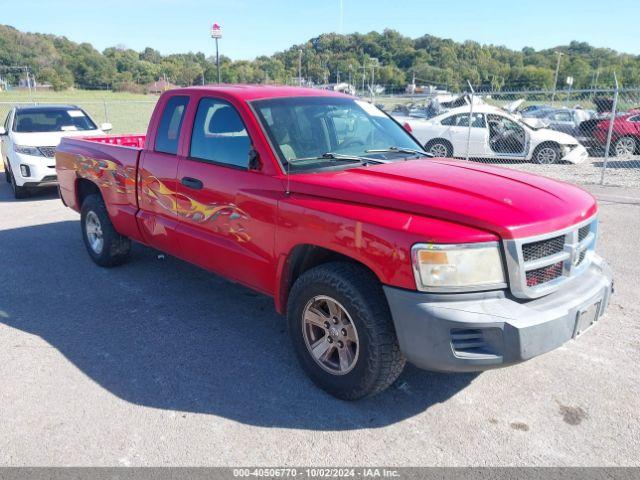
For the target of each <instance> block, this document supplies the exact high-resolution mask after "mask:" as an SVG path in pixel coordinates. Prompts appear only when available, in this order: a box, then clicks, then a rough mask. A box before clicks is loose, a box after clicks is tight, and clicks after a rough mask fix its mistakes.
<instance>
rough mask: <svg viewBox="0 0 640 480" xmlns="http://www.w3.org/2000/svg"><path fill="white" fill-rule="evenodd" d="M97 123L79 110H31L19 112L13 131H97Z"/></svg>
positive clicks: (49, 108)
mask: <svg viewBox="0 0 640 480" xmlns="http://www.w3.org/2000/svg"><path fill="white" fill-rule="evenodd" d="M96 129H97V127H96V125H95V123H93V121H92V120H91V119H90V118H89V117H88V115H87V114H86V113H85V112H84V111H82V110H80V109H79V108H51V107H46V108H45V107H43V108H30V109H28V110H22V111H17V112H16V116H15V119H14V121H13V131H14V132H18V133H36V132H39V133H42V132H73V131H82V130H96Z"/></svg>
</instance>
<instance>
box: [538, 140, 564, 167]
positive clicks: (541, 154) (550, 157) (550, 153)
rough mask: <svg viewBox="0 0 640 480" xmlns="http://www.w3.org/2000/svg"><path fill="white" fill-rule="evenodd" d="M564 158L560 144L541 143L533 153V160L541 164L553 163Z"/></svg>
mask: <svg viewBox="0 0 640 480" xmlns="http://www.w3.org/2000/svg"><path fill="white" fill-rule="evenodd" d="M561 158H562V150H560V147H559V146H558V145H554V144H551V143H548V144H546V145H540V146H539V147H538V148H537V149H536V151H535V152H534V154H533V161H534V162H535V163H538V164H540V165H552V164H554V163H558V162H559V161H560V159H561Z"/></svg>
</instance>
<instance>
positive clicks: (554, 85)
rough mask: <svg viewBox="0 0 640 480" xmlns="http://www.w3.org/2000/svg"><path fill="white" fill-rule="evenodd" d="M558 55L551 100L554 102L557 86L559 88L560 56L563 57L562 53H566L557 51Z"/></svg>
mask: <svg viewBox="0 0 640 480" xmlns="http://www.w3.org/2000/svg"><path fill="white" fill-rule="evenodd" d="M556 55H558V62H557V63H556V75H555V77H554V80H553V94H552V95H551V102H553V101H554V100H555V98H556V88H558V73H559V72H560V58H561V57H562V55H564V53H562V52H556Z"/></svg>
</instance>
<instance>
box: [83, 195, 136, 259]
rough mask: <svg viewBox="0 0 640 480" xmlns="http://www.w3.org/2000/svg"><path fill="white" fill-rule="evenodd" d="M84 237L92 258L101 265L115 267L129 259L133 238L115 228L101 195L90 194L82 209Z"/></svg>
mask: <svg viewBox="0 0 640 480" xmlns="http://www.w3.org/2000/svg"><path fill="white" fill-rule="evenodd" d="M80 225H81V227H82V239H83V240H84V244H85V246H86V247H87V252H89V256H90V257H91V259H92V260H93V261H94V262H95V263H97V264H98V265H100V266H101V267H114V266H116V265H120V264H122V263H124V262H126V261H127V259H128V258H129V252H130V251H131V240H129V239H128V238H127V237H124V236H122V235H120V234H119V233H118V232H116V229H115V228H113V224H112V223H111V219H110V218H109V213H108V212H107V207H106V206H105V204H104V200H102V197H101V196H100V195H96V194H93V195H89V196H88V197H87V198H85V200H84V202H82V208H81V209H80Z"/></svg>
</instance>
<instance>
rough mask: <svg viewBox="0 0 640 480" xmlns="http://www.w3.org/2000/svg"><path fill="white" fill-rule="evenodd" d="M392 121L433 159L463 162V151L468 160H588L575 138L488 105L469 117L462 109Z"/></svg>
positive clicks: (476, 106)
mask: <svg viewBox="0 0 640 480" xmlns="http://www.w3.org/2000/svg"><path fill="white" fill-rule="evenodd" d="M470 116H471V117H472V120H471V128H469V117H470ZM394 118H395V119H396V120H397V121H398V122H400V123H401V124H408V126H409V127H410V129H411V133H412V134H413V136H414V137H416V138H417V139H418V140H419V141H420V142H421V143H422V145H424V148H425V150H426V151H428V152H429V153H431V154H432V155H434V156H436V157H461V158H465V157H466V156H467V148H468V150H469V154H468V156H469V157H470V158H487V159H500V158H504V159H521V160H529V161H534V162H536V163H542V164H551V163H557V162H560V161H566V162H571V163H580V162H583V161H584V160H586V159H587V157H588V153H587V150H586V149H585V148H584V147H583V146H582V145H580V143H578V140H576V138H575V137H572V136H571V135H568V134H566V133H562V132H557V131H555V130H550V129H547V128H536V127H534V126H531V125H528V124H527V123H526V121H523V120H520V119H518V118H516V117H514V116H513V115H510V114H509V113H507V112H506V111H504V110H502V109H500V108H498V107H493V106H491V105H474V107H473V113H471V109H470V107H469V106H468V105H466V106H463V107H459V108H454V109H452V110H449V111H447V112H446V113H443V114H441V115H438V116H437V117H433V118H430V119H418V118H411V117H400V116H394ZM405 128H406V126H405Z"/></svg>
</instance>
